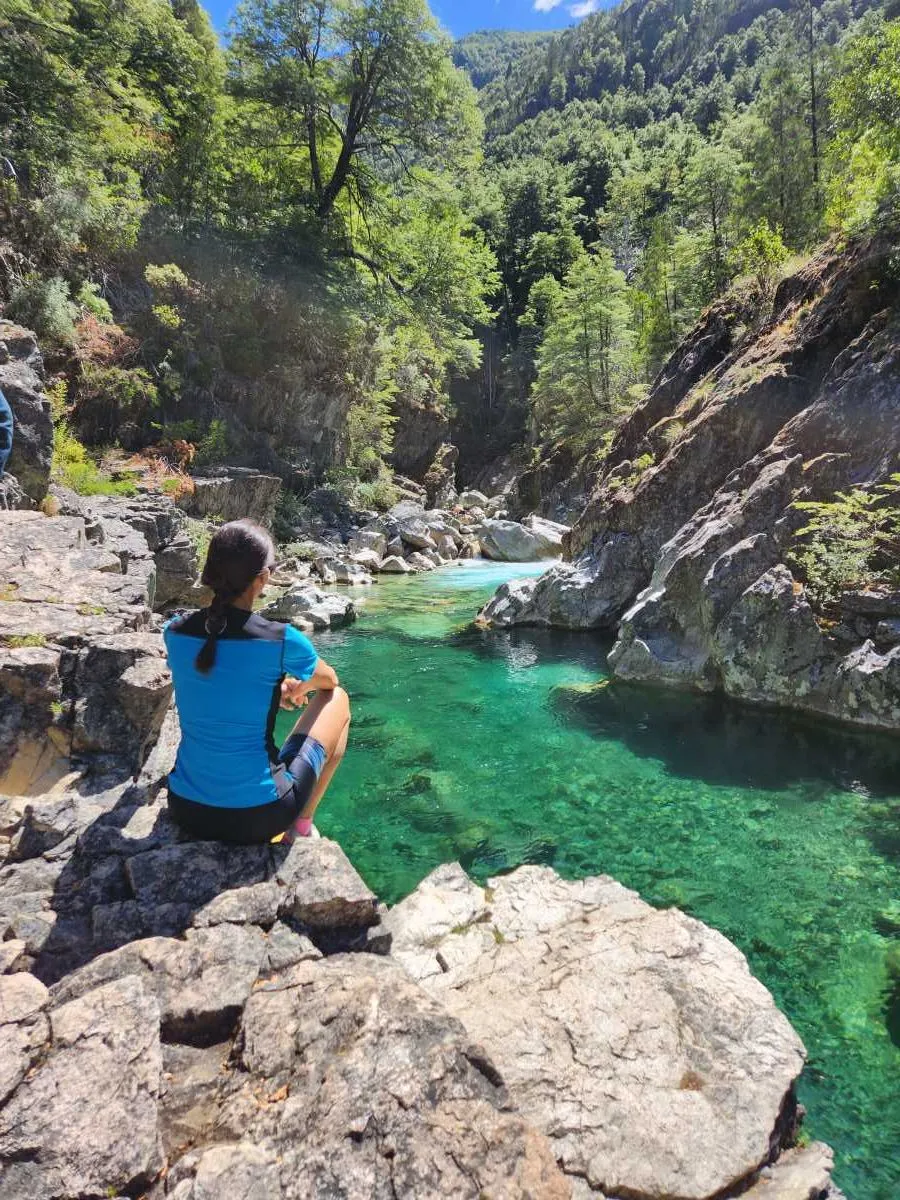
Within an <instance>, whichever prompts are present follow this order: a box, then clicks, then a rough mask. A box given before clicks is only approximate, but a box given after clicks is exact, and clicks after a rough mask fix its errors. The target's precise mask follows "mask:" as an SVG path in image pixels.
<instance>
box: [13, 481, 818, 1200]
mask: <svg viewBox="0 0 900 1200" xmlns="http://www.w3.org/2000/svg"><path fill="white" fill-rule="evenodd" d="M92 503H93V502H92ZM115 506H116V507H115V514H114V513H113V507H114V504H113V502H112V501H101V502H97V507H96V508H92V510H91V512H90V513H88V512H83V513H81V514H80V515H75V514H74V513H68V514H62V515H59V516H56V517H45V516H43V515H41V514H40V513H38V512H28V511H24V512H16V513H10V514H4V517H3V522H4V523H3V530H4V554H5V557H4V560H3V570H4V579H8V584H7V592H6V593H5V598H4V600H3V601H2V602H0V618H2V620H3V622H4V623H3V625H2V627H0V640H2V649H0V724H2V728H3V731H4V736H3V746H4V750H5V752H6V754H7V759H8V760H9V761H8V762H7V763H6V766H5V772H6V774H5V780H4V790H5V792H6V793H7V794H6V795H4V796H3V797H2V798H0V861H2V864H3V865H2V866H0V927H2V940H0V948H2V949H0V966H2V972H3V973H2V974H0V1014H2V1016H0V1021H2V1025H3V1041H2V1050H0V1081H2V1086H0V1162H2V1164H3V1173H2V1175H0V1200H13V1198H15V1200H87V1198H88V1197H96V1196H101V1195H117V1196H126V1195H130V1196H137V1195H142V1196H146V1197H147V1198H148V1200H162V1198H163V1197H167V1198H168V1197H172V1198H175V1200H226V1198H227V1200H230V1198H231V1197H233V1196H235V1195H237V1194H247V1195H257V1194H258V1195H259V1196H261V1197H263V1196H264V1197H266V1200H270V1198H275V1197H284V1200H289V1198H290V1197H307V1196H330V1195H337V1194H340V1195H347V1196H354V1197H355V1196H374V1197H379V1196H385V1197H388V1196H393V1195H402V1196H409V1197H426V1196H453V1197H457V1196H463V1197H465V1196H468V1197H472V1198H473V1200H475V1198H476V1197H483V1196H497V1197H500V1196H502V1197H504V1198H506V1197H510V1198H515V1197H523V1198H524V1197H532V1198H536V1197H541V1200H544V1198H549V1197H561V1198H562V1197H579V1198H580V1197H588V1196H602V1195H610V1196H616V1195H620V1196H628V1197H641V1198H643V1197H647V1200H650V1197H658V1196H659V1195H663V1194H664V1195H669V1196H678V1197H684V1198H685V1200H704V1198H707V1197H709V1198H712V1197H716V1198H717V1200H718V1198H720V1197H724V1196H729V1195H737V1194H738V1193H741V1194H746V1195H750V1196H752V1197H757V1198H759V1200H787V1198H788V1197H791V1198H793V1197H795V1196H797V1197H799V1196H803V1197H806V1196H813V1195H815V1196H819V1197H821V1196H827V1195H829V1194H836V1193H833V1191H832V1190H831V1185H830V1183H829V1172H830V1166H831V1157H830V1152H829V1151H828V1150H827V1148H826V1147H823V1146H820V1145H813V1146H805V1147H803V1148H793V1149H792V1148H791V1146H792V1145H793V1143H794V1141H795V1138H796V1131H797V1125H798V1121H799V1116H800V1114H799V1112H798V1109H797V1104H796V1100H795V1094H794V1083H795V1080H796V1077H797V1075H798V1074H799V1072H800V1070H801V1068H802V1065H803V1058H804V1052H803V1048H802V1046H801V1044H800V1042H799V1040H798V1038H797V1036H796V1034H795V1033H794V1032H793V1030H792V1029H791V1027H790V1025H789V1024H788V1022H787V1020H786V1019H785V1018H784V1017H783V1016H782V1015H781V1014H780V1013H779V1012H778V1010H777V1009H776V1007H775V1005H774V1003H773V1001H772V998H771V996H770V995H769V993H768V992H767V991H766V990H765V988H763V987H762V986H761V985H760V984H759V983H758V982H757V981H755V980H754V979H753V978H752V976H751V975H750V973H749V970H748V968H747V964H746V962H745V960H744V958H743V956H742V955H741V954H740V953H739V952H738V951H737V950H736V949H735V948H734V947H733V946H731V945H730V944H729V943H728V942H727V941H726V940H725V939H724V938H722V937H721V936H720V935H718V934H716V933H714V932H713V931H712V930H710V929H707V928H706V927H704V926H703V925H701V924H700V923H699V922H697V921H694V920H692V919H690V918H688V917H686V916H684V915H682V914H680V913H678V912H677V911H675V910H671V911H667V912H658V911H656V910H654V909H652V908H651V907H650V906H648V905H646V904H645V903H643V902H642V901H641V900H640V898H639V897H638V896H637V895H635V894H634V893H633V892H629V891H627V890H626V889H624V888H622V887H620V886H619V885H618V884H616V883H615V882H614V881H613V880H611V879H608V878H603V877H598V878H595V879H588V880H583V881H581V882H579V883H567V882H564V881H563V880H561V879H559V878H558V877H557V876H556V875H555V874H554V873H553V872H552V871H550V870H547V869H542V868H534V867H525V868H521V869H520V870H518V871H516V872H514V873H513V874H512V875H509V876H505V877H502V878H498V879H495V880H491V881H490V882H489V884H488V886H487V887H486V888H483V887H481V886H478V885H477V884H475V883H474V882H473V881H471V880H470V879H468V878H467V877H466V876H465V874H464V873H463V872H462V870H461V869H460V868H459V867H458V866H449V867H444V868H441V869H440V870H439V871H437V872H435V873H433V874H432V875H431V876H429V878H428V879H426V880H424V881H423V883H422V884H421V885H420V887H419V888H418V889H417V890H416V891H415V892H414V893H413V895H411V896H410V897H408V898H407V899H406V900H404V901H402V902H401V903H400V904H398V905H397V906H396V907H395V908H394V909H392V910H390V911H388V910H386V909H384V907H383V906H381V905H379V903H378V901H377V898H376V897H375V896H374V895H373V894H372V892H371V891H370V890H369V888H368V887H367V886H366V885H365V883H364V882H363V881H362V880H361V879H360V877H359V876H358V875H357V873H356V872H355V871H354V869H353V867H352V866H351V864H350V863H349V862H348V861H347V859H346V857H345V855H344V854H343V852H342V851H341V849H340V848H339V847H338V846H337V845H336V844H334V843H332V842H329V841H327V840H321V841H312V840H310V841H305V842H301V843H298V844H296V845H295V846H294V847H292V848H291V849H289V850H288V849H287V848H284V847H274V846H266V847H247V848H240V847H239V848H235V847H227V846H224V845H221V844H218V843H196V842H190V841H188V840H186V839H185V838H184V837H183V836H182V835H181V834H180V832H179V831H178V830H177V829H176V828H175V827H173V826H172V824H171V823H170V821H169V819H168V816H167V814H166V809H165V801H164V791H163V786H164V778H165V774H166V773H167V771H168V769H169V768H170V765H171V762H172V757H173V754H174V749H175V746H176V744H177V737H178V728H177V720H176V716H175V714H174V712H173V711H172V710H171V707H170V682H169V679H168V674H167V672H166V669H165V663H164V660H163V658H162V653H161V645H160V638H159V633H158V623H159V619H158V617H156V616H155V615H154V614H153V611H152V607H153V603H154V583H155V580H156V578H157V574H158V563H157V557H158V556H160V555H161V556H162V557H163V558H164V559H165V558H167V557H169V558H172V557H174V554H170V553H169V551H170V548H171V546H172V545H173V543H174V544H175V545H177V544H178V538H179V536H180V535H179V534H178V533H177V532H175V529H176V526H177V525H178V522H179V516H178V515H177V512H176V511H174V510H171V506H167V505H165V504H162V503H161V502H160V501H159V500H158V499H157V500H154V501H152V502H151V501H149V500H148V501H128V502H123V503H122V505H121V506H120V502H118V501H117V502H115ZM169 521H171V522H172V525H171V526H170V525H169V524H167V522H169ZM129 522H130V523H129ZM119 523H121V524H119ZM142 524H143V525H146V528H147V531H148V532H150V533H151V536H154V535H155V536H156V538H157V540H158V545H157V547H156V549H155V550H153V549H151V546H150V541H149V540H148V538H147V536H146V534H145V533H141V532H139V526H141V525H142ZM163 535H165V537H164V536H163ZM195 565H196V564H195V563H193V562H191V563H190V564H188V562H187V560H185V562H184V566H185V570H184V572H183V573H182V576H181V583H180V585H179V587H178V588H176V590H181V591H182V592H183V593H184V594H189V593H190V592H191V590H192V589H193V587H194V582H193V577H194V571H195ZM173 576H174V573H170V580H173V581H172V583H171V587H175V583H174V579H173ZM54 587H56V588H57V589H58V592H57V593H56V594H54V593H53V592H52V591H51V589H52V588H54ZM171 587H170V590H171ZM10 751H11V752H12V753H11V754H10ZM51 760H52V761H51ZM748 1189H749V1190H748Z"/></svg>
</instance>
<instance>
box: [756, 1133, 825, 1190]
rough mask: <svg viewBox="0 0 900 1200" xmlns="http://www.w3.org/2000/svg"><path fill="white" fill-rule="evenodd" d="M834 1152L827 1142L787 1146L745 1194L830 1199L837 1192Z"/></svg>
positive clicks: (764, 1169)
mask: <svg viewBox="0 0 900 1200" xmlns="http://www.w3.org/2000/svg"><path fill="white" fill-rule="evenodd" d="M833 1166H834V1154H833V1153H832V1151H831V1147H830V1146H826V1145H825V1144H824V1142H812V1143H811V1144H810V1145H808V1146H797V1147H795V1148H794V1149H792V1150H786V1151H785V1152H784V1154H782V1155H781V1157H780V1158H779V1159H778V1161H777V1162H775V1163H773V1165H772V1166H770V1167H764V1168H763V1170H762V1171H761V1172H760V1176H759V1179H758V1180H757V1182H756V1183H754V1184H753V1186H752V1187H751V1188H750V1189H749V1190H748V1191H746V1192H743V1193H742V1195H743V1196H744V1197H745V1198H746V1200H829V1198H830V1197H834V1196H835V1195H836V1190H837V1189H834V1190H832V1189H833V1188H834V1185H833V1184H832V1182H831V1171H832V1167H833Z"/></svg>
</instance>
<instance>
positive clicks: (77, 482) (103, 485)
mask: <svg viewBox="0 0 900 1200" xmlns="http://www.w3.org/2000/svg"><path fill="white" fill-rule="evenodd" d="M51 477H52V479H53V481H54V483H59V484H61V485H62V486H63V487H67V488H71V489H72V491H73V492H77V493H78V494H79V496H133V495H134V493H135V491H136V490H137V489H136V488H135V485H134V483H132V482H131V480H128V479H122V480H116V479H113V478H112V476H110V475H108V474H106V473H105V472H104V471H101V470H100V468H99V467H98V466H97V464H96V463H95V462H94V460H93V459H92V458H91V457H90V455H89V454H88V451H87V450H86V448H85V447H84V446H83V445H82V443H81V442H80V441H79V440H78V438H76V436H75V435H74V433H73V432H72V430H71V428H70V427H69V425H68V423H67V422H66V421H58V422H57V423H56V425H55V426H54V428H53V464H52V469H51Z"/></svg>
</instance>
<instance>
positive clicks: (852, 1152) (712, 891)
mask: <svg viewBox="0 0 900 1200" xmlns="http://www.w3.org/2000/svg"><path fill="white" fill-rule="evenodd" d="M530 571H531V568H530V567H525V568H523V567H522V566H521V565H519V566H516V567H510V566H506V565H501V564H494V563H483V562H474V563H468V564H460V565H459V566H454V567H449V568H442V569H441V570H439V571H435V572H434V573H433V574H429V575H417V576H413V577H407V578H403V577H400V578H393V579H386V578H385V577H384V576H382V577H381V580H380V581H379V582H378V583H377V584H376V585H375V586H374V587H372V588H370V589H366V590H365V591H363V590H361V589H358V590H357V592H356V593H355V594H357V595H359V596H360V597H361V598H362V599H363V601H364V603H363V605H362V608H361V614H362V615H361V618H360V620H359V621H358V622H357V624H356V625H354V626H352V627H351V628H349V629H346V630H342V631H340V632H334V633H330V634H326V635H322V636H319V637H318V638H317V639H315V640H316V642H317V645H318V647H319V649H320V651H321V653H322V654H323V656H324V657H325V658H327V659H328V660H329V661H331V662H332V663H333V664H334V665H335V667H336V668H337V670H338V672H339V674H340V676H341V681H342V683H343V684H344V685H345V686H346V687H347V689H348V691H349V692H350V694H351V698H352V702H353V710H354V721H353V728H352V734H351V742H350V749H349V751H348V754H347V757H346V760H345V763H344V765H343V766H342V768H341V770H340V772H339V773H338V775H337V776H336V779H335V783H334V785H333V787H332V790H331V792H330V793H329V795H328V796H327V797H326V799H325V801H324V802H323V805H322V808H321V810H320V813H319V816H318V818H317V825H318V826H319V828H320V829H321V830H322V833H323V834H324V835H326V836H328V837H333V838H335V839H336V840H337V841H339V842H340V843H341V844H342V845H343V847H344V848H345V850H346V851H347V854H348V855H349V857H350V859H351V860H352V862H353V863H354V865H355V866H356V867H357V869H358V870H359V871H360V873H361V874H362V875H363V876H364V877H365V879H366V880H367V882H368V883H369V884H370V886H371V887H372V888H373V889H374V890H375V891H376V892H378V894H379V895H380V896H381V897H382V898H383V899H385V900H386V901H388V902H393V901H395V900H397V899H398V898H400V897H401V896H403V895H405V894H406V893H408V892H409V891H411V890H412V888H414V887H415V885H416V884H417V883H418V882H419V880H420V879H421V878H422V877H423V876H424V875H425V874H427V872H428V871H430V870H431V869H432V868H433V867H435V866H437V865H438V864H439V863H441V862H446V861H448V860H452V859H456V860H458V861H460V862H461V863H462V864H463V866H464V867H465V868H466V870H467V871H469V872H470V873H471V874H472V875H473V876H475V877H476V878H477V879H479V880H482V881H483V880H485V879H487V878H488V876H490V875H492V874H496V873H497V872H500V871H505V870H508V869H510V868H512V867H515V866H517V865H518V864H520V863H523V862H538V863H547V864H550V865H552V866H553V867H555V868H556V870H557V871H559V872H560V874H562V875H565V876H568V877H577V876H583V875H588V874H597V873H607V874H610V875H612V876H614V877H615V878H616V879H618V880H619V881H620V882H622V883H624V884H626V885H627V886H629V887H633V888H635V889H637V890H638V891H639V892H640V893H641V895H642V896H644V898H645V899H647V900H649V901H650V902H651V903H653V904H657V905H660V906H665V905H672V904H676V905H678V906H679V907H681V908H683V909H685V910H686V911H687V912H689V913H692V914H693V915H694V916H696V917H699V918H700V919H701V920H703V921H706V922H707V923H708V924H710V925H712V926H714V927H715V928H716V929H719V930H721V932H722V933H724V934H725V935H726V936H727V937H729V938H731V939H732V940H733V941H734V942H735V943H736V944H737V945H738V946H740V948H741V949H742V950H743V951H744V953H745V954H746V955H747V958H748V960H749V962H750V965H751V967H752V969H753V971H754V972H755V973H756V974H757V975H758V976H759V978H760V979H762V981H763V982H764V983H765V984H766V985H767V986H768V987H769V988H770V990H771V991H772V993H773V994H774V996H775V998H776V1000H777V1002H778V1003H779V1005H780V1006H781V1008H782V1009H783V1010H784V1011H785V1012H786V1013H787V1015H788V1016H789V1017H790V1019H791V1021H792V1022H793V1024H794V1026H795V1028H796V1029H797V1031H798V1032H799V1033H800V1035H801V1037H802V1038H803V1040H804V1042H805V1043H806V1047H807V1050H808V1052H809V1060H808V1064H807V1067H806V1070H805V1072H804V1075H803V1077H802V1080H801V1085H800V1097H801V1100H802V1102H803V1103H804V1104H805V1105H806V1106H807V1109H808V1113H809V1115H808V1118H807V1122H806V1126H805V1128H806V1130H807V1131H808V1132H809V1134H811V1136H813V1137H817V1138H822V1139H824V1140H825V1141H828V1142H829V1143H830V1144H831V1145H832V1146H834V1148H835V1151H836V1155H837V1168H836V1171H835V1180H836V1182H837V1183H838V1184H839V1185H840V1186H841V1187H843V1188H844V1189H845V1190H846V1192H847V1194H848V1196H849V1197H850V1200H897V1197H898V1196H900V740H897V739H891V738H884V737H875V736H868V735H862V734H857V733H853V732H845V731H844V730H842V729H838V728H834V727H830V726H825V725H822V724H821V723H820V724H815V723H812V722H808V721H806V720H803V719H799V718H795V717H791V716H787V715H785V714H783V713H770V712H763V711H755V710H748V709H743V708H736V707H733V706H731V705H729V704H726V703H725V702H723V701H722V699H721V698H718V697H693V696H688V695H682V694H674V693H666V692H660V691H649V690H644V689H638V688H634V687H627V686H624V685H622V684H618V683H608V682H607V681H606V671H605V651H606V649H608V646H606V645H605V644H604V643H603V642H602V640H600V639H598V638H597V637H596V636H594V635H587V634H567V633H562V632H556V631H553V632H551V631H542V630H517V631H513V632H512V633H502V632H494V631H481V630H477V629H475V628H474V627H473V626H472V625H471V621H472V618H473V616H474V615H475V612H476V611H477V609H478V608H479V607H480V605H481V604H482V603H483V602H484V601H485V600H486V599H487V598H488V596H489V595H490V593H491V592H492V590H493V589H494V587H496V586H497V584H498V583H500V582H502V581H503V580H504V579H507V578H511V577H513V576H515V575H522V574H527V573H529V572H530ZM283 722H284V719H283ZM284 731H285V730H284V728H282V732H284Z"/></svg>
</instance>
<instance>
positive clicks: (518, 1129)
mask: <svg viewBox="0 0 900 1200" xmlns="http://www.w3.org/2000/svg"><path fill="white" fill-rule="evenodd" d="M238 1047H239V1066H240V1071H239V1072H238V1073H237V1074H236V1075H235V1076H234V1078H233V1080H232V1081H231V1084H230V1089H229V1094H228V1095H227V1096H226V1098H225V1099H224V1101H223V1103H222V1107H221V1112H220V1114H219V1116H218V1118H217V1120H216V1123H215V1129H216V1136H215V1142H216V1143H217V1144H215V1145H204V1144H203V1143H202V1141H199V1140H198V1144H197V1148H196V1149H195V1151H194V1152H193V1153H192V1155H191V1157H190V1158H189V1159H187V1160H186V1161H184V1162H183V1163H176V1164H174V1166H173V1168H172V1170H171V1171H170V1176H169V1179H170V1185H171V1183H172V1182H174V1183H175V1186H176V1188H177V1189H178V1190H175V1191H174V1192H173V1194H174V1195H175V1196H177V1197H178V1200H200V1198H201V1197H212V1196H224V1195H234V1194H236V1193H235V1189H236V1188H241V1189H242V1188H247V1189H249V1190H246V1191H245V1190H241V1194H242V1195H248V1196H255V1195H259V1196H260V1197H261V1198H262V1197H265V1198H266V1200H270V1198H275V1197H285V1200H287V1198H288V1197H291V1196H296V1197H299V1196H326V1195H345V1196H371V1197H373V1198H376V1200H382V1198H383V1200H387V1198H388V1197H390V1196H409V1197H427V1196H460V1197H467V1198H471V1200H478V1198H479V1197H483V1196H486V1195H497V1196H499V1195H502V1196H504V1197H510V1200H517V1198H524V1197H528V1196H530V1197H537V1196H540V1197H542V1200H543V1198H546V1200H557V1198H558V1200H562V1198H563V1197H568V1196H569V1194H570V1189H569V1185H568V1182H567V1181H566V1180H565V1178H564V1177H563V1176H562V1174H561V1173H560V1171H559V1169H558V1168H557V1166H556V1163H555V1162H554V1161H553V1156H552V1154H551V1152H550V1149H549V1146H548V1143H547V1141H546V1139H545V1138H543V1137H542V1136H541V1135H540V1134H538V1133H536V1132H535V1131H534V1130H532V1129H529V1128H528V1126H527V1125H525V1123H524V1122H523V1121H522V1120H521V1118H520V1117H518V1116H517V1115H515V1114H514V1113H511V1112H508V1111H507V1110H508V1100H507V1098H506V1094H505V1090H504V1088H503V1084H502V1081H501V1080H500V1079H499V1076H498V1075H497V1072H496V1071H495V1070H494V1069H493V1067H492V1065H491V1064H490V1063H489V1062H488V1061H487V1060H486V1058H485V1056H484V1054H483V1052H482V1051H480V1050H479V1049H478V1048H476V1047H473V1046H471V1045H470V1044H469V1043H468V1040H467V1038H466V1036H465V1034H464V1032H463V1030H462V1028H461V1026H460V1025H459V1024H458V1023H457V1022H455V1021H452V1020H448V1018H447V1017H446V1015H445V1014H444V1013H443V1012H442V1010H441V1009H440V1007H439V1006H438V1005H436V1004H435V1003H434V1002H433V1001H432V1000H430V999H429V998H428V997H427V996H426V995H425V994H424V993H423V992H422V991H421V990H420V989H419V988H418V987H417V986H416V985H415V984H414V983H412V982H411V981H410V980H409V979H408V977H407V976H406V975H405V973H404V972H403V970H402V968H401V967H399V966H398V965H397V964H396V963H392V962H391V961H390V960H388V959H383V958H376V957H373V956H371V955H351V956H338V957H335V958H332V959H327V960H326V961H324V962H322V963H318V964H315V963H302V964H300V965H299V966H297V967H295V968H292V970H291V971H289V972H285V973H283V974H282V975H280V976H277V977H276V978H275V979H273V980H272V981H271V983H269V984H263V985H262V986H261V987H259V988H257V989H256V990H255V991H254V993H253V995H252V996H251V997H250V1000H249V1001H248V1003H247V1006H246V1008H245V1011H244V1017H243V1020H242V1026H241V1034H240V1038H239V1041H238ZM297 1047H302V1048H303V1049H302V1053H301V1054H298V1053H297ZM261 1100H262V1102H261ZM475 1131H477V1133H476V1132H475ZM253 1189H256V1190H255V1191H254V1190H253Z"/></svg>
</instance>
